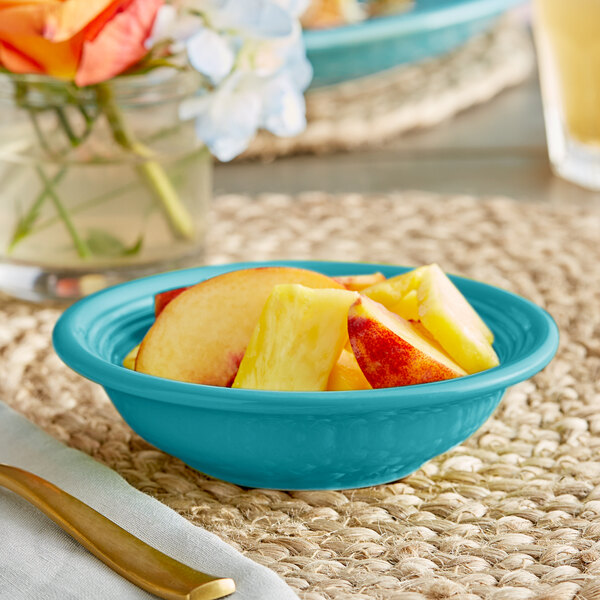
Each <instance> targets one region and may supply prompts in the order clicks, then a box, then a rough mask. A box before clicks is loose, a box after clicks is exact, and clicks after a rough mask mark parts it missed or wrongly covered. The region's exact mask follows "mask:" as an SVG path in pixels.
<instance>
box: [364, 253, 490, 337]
mask: <svg viewBox="0 0 600 600" xmlns="http://www.w3.org/2000/svg"><path fill="white" fill-rule="evenodd" d="M431 273H434V275H431ZM426 274H427V278H428V280H429V279H431V277H433V276H435V277H436V278H441V277H443V278H444V279H446V281H447V284H449V285H450V286H451V287H452V288H453V289H454V290H455V293H453V294H452V297H448V298H444V301H448V302H457V296H456V295H457V294H458V295H459V296H460V298H461V299H462V300H461V301H458V302H459V304H462V305H463V309H461V318H462V319H465V321H466V322H467V323H468V324H469V326H471V327H476V328H478V329H479V330H480V331H481V333H482V334H483V336H484V337H485V339H486V340H487V341H488V342H489V343H490V344H491V343H493V341H494V334H493V333H492V332H491V331H490V329H489V328H488V326H487V325H486V324H485V323H484V322H483V321H482V319H481V317H480V316H479V315H478V314H477V313H476V312H475V310H474V309H473V308H472V307H471V305H470V304H469V303H468V302H467V301H466V300H465V298H464V296H463V295H462V294H461V293H460V292H459V291H458V290H457V289H456V287H455V286H454V284H453V283H452V282H451V281H450V280H449V279H448V277H447V276H446V275H445V273H444V272H443V271H442V269H440V267H439V266H438V265H437V264H435V263H434V264H431V265H426V266H424V267H419V268H418V269H413V270H412V271H408V273H403V274H402V275H397V276H396V277H392V278H391V279H388V280H387V281H383V282H382V283H378V284H376V285H372V286H371V287H369V288H366V289H365V290H363V292H362V294H364V295H365V296H368V297H369V298H371V299H372V300H375V301H376V302H379V303H380V304H383V305H384V306H385V307H386V308H387V309H388V310H389V311H391V312H393V313H396V314H397V315H400V316H401V317H402V318H404V319H407V320H408V321H419V320H420V319H421V317H420V315H419V303H420V300H419V298H418V293H417V290H418V289H419V286H420V285H421V282H422V281H423V278H424V277H425V275H426ZM447 284H446V286H445V287H447ZM465 304H466V305H467V308H464V305H465Z"/></svg>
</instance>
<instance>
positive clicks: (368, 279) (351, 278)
mask: <svg viewBox="0 0 600 600" xmlns="http://www.w3.org/2000/svg"><path fill="white" fill-rule="evenodd" d="M333 279H335V280H336V281H337V282H338V283H341V284H342V285H343V286H344V287H345V288H346V289H347V290H352V291H353V292H362V290H364V289H365V288H368V287H371V286H373V285H375V284H376V283H381V282H382V281H385V275H384V274H383V273H379V272H377V273H370V274H368V275H342V276H340V277H334V278H333Z"/></svg>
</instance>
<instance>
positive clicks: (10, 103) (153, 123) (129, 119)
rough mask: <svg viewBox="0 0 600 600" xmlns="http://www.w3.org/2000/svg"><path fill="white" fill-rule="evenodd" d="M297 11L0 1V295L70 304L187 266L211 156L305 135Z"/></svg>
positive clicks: (187, 0) (190, 2) (243, 1)
mask: <svg viewBox="0 0 600 600" xmlns="http://www.w3.org/2000/svg"><path fill="white" fill-rule="evenodd" d="M304 4H305V3H304V2H302V1H300V0H173V1H171V2H169V1H168V0H0V103H2V110H1V111H0V183H1V186H2V187H1V189H2V202H3V210H2V211H1V212H0V215H1V217H0V287H1V288H2V289H4V290H5V291H9V292H11V293H14V294H16V295H20V296H27V297H31V298H34V299H39V298H41V297H53V298H57V297H62V298H65V297H66V298H73V297H77V296H81V295H84V294H85V293H88V292H89V291H91V290H92V289H94V288H97V287H101V286H103V285H106V284H107V283H110V282H111V281H113V280H116V279H123V278H128V277H132V276H137V275H139V274H141V273H143V272H146V271H152V270H156V269H157V268H159V267H164V268H166V267H167V266H174V265H181V264H184V263H185V262H186V261H189V260H194V261H198V259H199V258H200V257H201V253H202V248H203V236H204V230H205V227H206V219H205V217H206V209H207V203H208V200H209V198H210V193H211V192H210V190H211V181H210V175H211V156H210V155H211V154H212V155H215V156H216V157H217V158H218V159H220V160H223V161H227V160H230V159H232V158H233V157H235V156H236V155H238V154H239V153H240V152H242V151H243V150H244V149H245V148H246V147H247V145H248V143H249V142H250V140H251V139H252V137H253V136H254V134H255V132H256V131H257V129H259V128H264V129H267V130H269V131H271V132H272V133H274V134H276V135H280V136H291V135H296V134H298V133H299V132H300V131H302V129H303V128H304V127H305V107H304V98H303V91H304V90H305V89H306V87H307V86H308V84H309V82H310V79H311V75H312V72H311V68H310V65H309V63H308V61H307V60H306V56H305V52H304V47H303V44H302V35H301V28H300V25H299V21H298V18H299V15H300V14H301V13H302V11H303V10H304V8H305V5H304ZM167 263H168V265H167Z"/></svg>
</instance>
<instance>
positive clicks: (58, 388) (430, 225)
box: [0, 192, 600, 600]
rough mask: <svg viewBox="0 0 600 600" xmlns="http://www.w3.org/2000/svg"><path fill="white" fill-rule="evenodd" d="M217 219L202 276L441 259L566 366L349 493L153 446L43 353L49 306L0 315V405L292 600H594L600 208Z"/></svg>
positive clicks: (301, 207) (597, 583)
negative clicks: (549, 326)
mask: <svg viewBox="0 0 600 600" xmlns="http://www.w3.org/2000/svg"><path fill="white" fill-rule="evenodd" d="M213 216H214V223H213V225H212V227H211V232H210V238H209V244H208V262H211V263H215V262H223V261H229V260H246V259H257V260H258V259H274V258H317V259H319V258H320V259H340V260H353V261H357V260H369V261H382V262H384V261H389V262H393V263H398V264H414V265H417V264H423V263H428V262H432V261H438V262H439V263H441V264H442V265H443V267H444V268H445V269H446V270H449V271H454V272H459V273H463V274H466V275H468V276H471V277H475V278H478V279H482V280H485V281H487V282H490V283H492V284H496V285H500V286H503V287H505V288H508V289H511V290H514V291H516V292H518V293H520V294H523V295H525V296H527V297H528V298H530V299H532V300H533V301H534V302H537V303H539V304H541V305H542V306H545V307H546V308H547V309H548V310H549V311H550V312H551V313H552V314H553V316H554V317H555V318H556V320H557V321H558V323H559V326H560V328H561V332H562V333H561V336H562V338H561V346H560V350H559V353H558V356H557V357H556V358H555V360H554V361H553V362H552V363H551V364H550V365H549V366H548V367H547V368H546V369H545V371H543V372H542V373H540V374H538V375H537V376H536V377H534V378H533V379H532V380H530V381H527V382H525V383H522V384H520V385H517V386H515V387H514V388H512V389H511V390H510V391H509V392H508V393H507V395H506V396H505V398H504V400H503V401H502V403H501V405H500V407H499V408H498V410H497V411H496V413H495V414H494V416H493V417H492V418H491V419H490V420H489V421H488V422H487V423H486V424H485V425H484V426H483V427H482V428H481V430H480V431H478V432H477V433H476V434H475V435H474V436H473V437H471V438H470V439H469V440H467V441H466V442H465V443H464V444H463V445H461V446H459V447H457V448H455V449H454V450H452V451H450V452H448V453H446V454H444V455H442V456H440V457H439V458H436V459H434V460H432V461H430V462H429V463H427V464H426V465H425V466H424V467H423V468H422V469H420V470H419V471H418V472H417V473H415V474H414V475H412V476H410V477H407V478H406V479H403V480H401V481H398V482H395V483H390V484H388V485H381V486H377V487H373V488H367V489H360V490H349V491H343V492H338V491H323V492H321V491H312V492H291V493H286V492H281V491H265V490H257V489H242V488H240V487H238V486H236V485H232V484H230V483H226V482H223V481H216V480H213V479H209V478H208V477H206V476H204V475H202V474H201V473H199V472H196V471H194V470H192V469H191V468H188V467H186V466H185V465H184V464H182V463H181V462H180V461H179V460H177V459H175V458H172V457H170V456H168V455H166V454H164V453H163V452H160V451H159V450H157V449H155V448H153V447H151V446H150V445H149V444H147V443H146V442H144V441H143V440H142V439H140V438H139V437H138V436H137V435H135V434H134V433H133V432H132V431H131V430H130V429H129V428H128V427H127V425H125V423H124V422H123V421H122V420H121V418H120V417H119V415H118V414H117V412H116V411H115V410H114V408H113V407H112V405H111V404H110V402H109V401H108V399H107V398H106V397H105V395H104V393H103V391H102V389H101V388H100V387H99V386H96V385H94V384H92V383H89V382H87V381H85V380H83V379H82V378H80V377H79V376H77V375H76V374H74V373H72V372H71V371H69V369H67V368H66V367H65V366H64V365H62V363H61V362H60V360H59V359H58V358H57V356H56V355H55V354H54V353H53V351H52V349H51V345H50V332H51V329H52V326H53V324H54V322H55V320H56V318H57V317H58V314H59V313H58V311H57V310H56V309H52V308H38V309H36V308H35V307H33V306H30V305H27V304H24V303H21V302H18V301H14V300H8V299H6V298H4V299H3V300H1V301H0V386H1V387H0V397H2V398H3V399H4V400H5V401H6V402H8V403H9V404H10V405H11V406H12V407H14V408H15V409H17V410H18V411H20V412H22V413H24V414H25V415H26V416H27V417H29V418H30V419H31V420H33V421H34V422H36V423H38V424H39V425H40V426H41V427H43V428H44V429H45V430H46V431H48V432H49V433H50V434H51V435H53V436H54V437H56V438H58V439H60V440H62V441H64V442H65V443H67V444H69V445H70V446H73V447H75V448H79V449H80V450H82V451H84V452H86V453H88V454H90V455H91V456H93V457H94V458H95V459H97V460H99V461H100V462H103V463H105V464H107V465H109V466H110V467H112V468H113V469H115V470H116V471H118V472H119V473H120V474H121V475H123V477H125V478H126V479H127V480H128V481H129V482H130V483H131V484H132V485H133V486H135V487H137V488H138V489H140V490H142V491H144V492H146V493H147V494H150V495H152V496H154V497H156V498H158V499H159V500H161V501H162V502H164V503H166V504H167V505H169V506H170V507H172V508H173V509H175V510H176V511H178V512H179V513H181V514H182V515H183V516H185V517H186V518H187V519H189V520H190V521H192V522H193V523H197V524H198V525H199V526H202V527H205V528H206V529H208V530H210V531H213V532H214V533H216V534H217V535H219V536H220V537H221V538H222V539H224V540H225V541H227V542H229V543H230V544H232V545H233V546H235V547H236V548H238V549H239V550H241V551H242V552H243V553H245V554H246V555H248V556H249V557H251V558H253V559H254V560H256V561H258V562H260V563H262V564H265V565H267V566H268V567H270V568H272V569H273V570H275V571H276V572H277V573H279V574H280V575H281V576H282V577H284V578H285V580H286V581H287V582H288V583H289V585H290V586H291V587H292V588H294V589H295V590H296V591H297V592H298V594H299V596H300V598H302V599H303V600H334V599H335V600H337V599H348V600H371V599H379V600H425V599H431V600H441V599H444V598H451V599H452V600H477V599H480V598H483V599H490V600H524V599H529V598H532V599H537V600H576V599H577V600H598V599H600V381H599V380H600V377H599V375H600V311H599V306H600V247H599V245H598V237H599V233H600V205H598V204H596V205H595V206H584V205H568V206H567V205H566V203H565V204H563V205H553V204H542V203H538V204H534V203H531V204H526V203H518V202H515V201H512V200H509V199H503V198H489V199H485V198H481V199H476V198H472V197H463V196H436V195H431V194H425V193H421V192H407V193H401V194H396V195H390V196H372V197H365V196H361V195H344V196H341V195H340V196H330V195H326V194H323V193H312V194H305V195H301V196H298V197H290V196H274V195H270V196H264V197H259V198H256V199H252V198H248V197H242V196H227V197H221V198H219V199H217V200H216V202H215V206H214V214H213ZM23 443H24V444H25V443H27V440H23Z"/></svg>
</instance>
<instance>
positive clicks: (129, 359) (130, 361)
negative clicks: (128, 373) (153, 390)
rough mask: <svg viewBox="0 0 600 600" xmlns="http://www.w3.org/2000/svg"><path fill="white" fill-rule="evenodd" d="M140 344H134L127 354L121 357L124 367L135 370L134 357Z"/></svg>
mask: <svg viewBox="0 0 600 600" xmlns="http://www.w3.org/2000/svg"><path fill="white" fill-rule="evenodd" d="M140 346H141V344H138V345H137V346H134V347H133V348H132V349H131V350H130V351H129V352H128V354H127V356H126V357H125V358H124V359H123V366H124V367H125V368H126V369H131V370H132V371H135V359H136V358H137V355H138V352H139V351H140Z"/></svg>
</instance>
